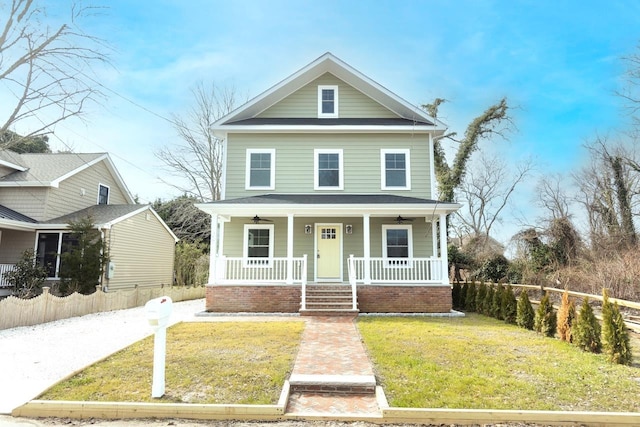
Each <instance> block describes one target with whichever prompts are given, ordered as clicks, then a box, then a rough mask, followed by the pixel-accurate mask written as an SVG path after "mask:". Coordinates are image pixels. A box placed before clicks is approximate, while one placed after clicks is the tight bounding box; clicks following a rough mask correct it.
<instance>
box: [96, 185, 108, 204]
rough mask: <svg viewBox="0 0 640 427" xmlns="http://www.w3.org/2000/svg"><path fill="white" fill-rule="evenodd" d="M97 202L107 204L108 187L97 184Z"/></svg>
mask: <svg viewBox="0 0 640 427" xmlns="http://www.w3.org/2000/svg"><path fill="white" fill-rule="evenodd" d="M98 204H99V205H108V204H109V187H107V186H106V185H102V184H100V185H99V186H98Z"/></svg>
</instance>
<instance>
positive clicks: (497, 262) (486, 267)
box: [479, 254, 509, 282]
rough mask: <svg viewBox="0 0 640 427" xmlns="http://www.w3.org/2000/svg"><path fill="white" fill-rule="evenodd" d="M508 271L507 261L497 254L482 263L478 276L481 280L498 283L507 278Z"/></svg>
mask: <svg viewBox="0 0 640 427" xmlns="http://www.w3.org/2000/svg"><path fill="white" fill-rule="evenodd" d="M508 270H509V260H508V259H507V258H506V257H505V256H504V255H501V254H498V255H494V256H492V257H491V258H489V259H487V260H486V261H485V262H484V263H482V266H481V267H480V272H479V273H480V274H479V276H480V277H481V278H482V279H483V280H488V281H491V282H499V281H501V280H503V279H505V278H506V277H507V274H508Z"/></svg>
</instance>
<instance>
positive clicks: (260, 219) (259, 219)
mask: <svg viewBox="0 0 640 427" xmlns="http://www.w3.org/2000/svg"><path fill="white" fill-rule="evenodd" d="M251 220H252V221H253V223H254V224H259V223H260V222H273V221H272V220H270V219H267V218H260V217H259V216H258V215H256V216H254V217H253V218H252V219H251Z"/></svg>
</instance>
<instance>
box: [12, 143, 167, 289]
mask: <svg viewBox="0 0 640 427" xmlns="http://www.w3.org/2000/svg"><path fill="white" fill-rule="evenodd" d="M87 215H90V216H91V218H92V220H93V223H94V224H95V226H96V228H97V229H99V230H100V231H101V232H102V233H103V236H104V238H105V242H106V244H107V248H108V251H109V258H110V264H109V266H108V267H109V268H108V269H107V271H106V272H105V275H104V276H103V277H102V278H100V282H101V284H102V287H103V289H104V290H118V289H130V288H134V287H135V286H140V287H148V286H160V285H162V284H171V283H173V261H174V247H175V242H176V240H177V239H176V237H175V235H174V234H173V233H172V232H171V230H170V229H169V228H168V227H167V225H166V224H165V223H164V222H163V221H162V219H161V218H160V217H159V216H158V215H157V214H156V212H155V211H154V210H153V209H152V208H151V207H150V206H148V205H138V204H135V201H134V200H133V197H132V196H131V194H130V193H129V190H128V189H127V187H126V185H125V183H124V182H123V180H122V178H121V177H120V174H119V173H118V171H117V170H116V168H115V167H114V164H113V162H112V161H111V159H110V157H109V155H108V154H106V153H97V154H87V153H56V154H17V153H14V152H12V151H8V150H2V151H0V274H1V273H2V272H4V271H7V270H8V269H11V268H13V265H14V264H15V263H16V262H17V261H18V260H19V259H20V257H21V255H22V253H23V252H24V251H25V250H26V249H34V250H35V253H36V261H37V262H38V263H39V264H40V265H43V266H46V268H47V269H48V271H49V278H48V279H47V280H48V282H50V283H55V282H57V281H58V280H59V276H58V273H59V271H60V252H61V251H62V250H64V249H63V248H64V243H65V241H66V240H67V239H68V235H69V234H68V233H69V230H68V223H69V221H70V220H77V219H80V218H82V217H85V216H87ZM7 286H8V284H7V283H6V282H5V281H4V280H3V279H2V277H1V275H0V295H3V294H4V295H6V294H8V293H10V289H9V288H8V287H7Z"/></svg>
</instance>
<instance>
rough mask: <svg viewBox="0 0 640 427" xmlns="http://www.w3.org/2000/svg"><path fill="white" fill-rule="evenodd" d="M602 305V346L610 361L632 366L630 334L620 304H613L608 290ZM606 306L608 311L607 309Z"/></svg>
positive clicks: (604, 293)
mask: <svg viewBox="0 0 640 427" xmlns="http://www.w3.org/2000/svg"><path fill="white" fill-rule="evenodd" d="M603 296H604V303H603V305H602V344H603V348H604V352H605V353H606V354H607V356H608V359H609V361H611V362H613V363H619V364H621V365H630V364H631V360H632V357H633V356H632V354H631V344H630V343H629V332H628V331H627V328H626V326H625V324H624V319H623V318H622V314H621V313H620V310H619V309H618V303H615V304H611V302H609V296H608V295H607V292H606V290H605V291H604V292H603ZM605 306H606V309H605Z"/></svg>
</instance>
